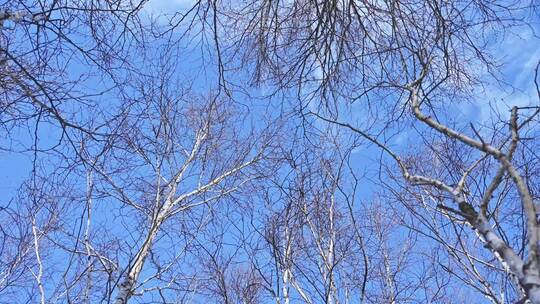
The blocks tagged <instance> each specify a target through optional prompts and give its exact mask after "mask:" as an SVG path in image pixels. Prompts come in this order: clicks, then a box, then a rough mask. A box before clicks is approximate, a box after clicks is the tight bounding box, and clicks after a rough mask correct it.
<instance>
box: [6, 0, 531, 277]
mask: <svg viewBox="0 0 540 304" xmlns="http://www.w3.org/2000/svg"><path fill="white" fill-rule="evenodd" d="M193 3H194V1H188V0H186V1H150V2H149V3H148V4H147V6H146V7H145V12H147V13H149V14H174V13H175V12H176V11H182V10H184V9H186V8H189V7H190V5H192V4H193ZM160 18H161V19H160V22H163V23H165V22H166V20H165V19H164V18H166V17H160ZM518 35H519V37H518V36H515V35H513V36H508V37H507V38H506V39H505V40H504V41H503V43H501V44H500V45H499V48H498V49H497V50H496V52H495V54H496V56H497V57H498V58H499V59H500V61H501V62H502V63H504V69H503V71H504V72H503V75H504V76H503V77H504V79H505V80H506V81H507V82H508V83H509V84H511V85H512V86H514V87H515V89H516V90H510V89H506V90H504V91H503V90H501V89H500V86H498V85H497V84H492V85H488V86H486V89H485V91H480V92H478V97H477V99H476V100H471V101H470V103H468V104H465V105H463V106H460V107H459V110H460V111H461V115H462V116H463V117H464V118H465V119H468V120H470V121H472V122H474V121H476V122H481V121H483V120H485V119H487V118H488V117H489V111H490V110H489V103H494V104H496V105H497V106H498V107H503V108H504V107H506V105H505V103H508V104H512V105H515V104H519V105H530V104H533V103H536V102H537V99H536V96H535V91H534V83H532V82H531V79H532V77H531V75H532V74H533V71H534V67H535V65H536V63H537V62H538V60H540V47H539V43H538V38H536V37H533V36H532V32H531V31H530V30H529V29H527V28H522V29H521V32H519V33H518ZM184 47H185V49H184V50H183V51H182V52H183V53H184V54H186V56H185V57H184V58H178V61H179V62H180V71H179V72H178V73H179V75H184V76H187V77H188V78H189V79H191V80H192V81H193V82H194V83H195V85H194V86H195V89H199V90H201V91H203V90H204V89H205V88H206V87H207V85H208V84H211V83H213V82H214V81H215V79H213V78H212V77H211V76H210V77H208V78H206V76H207V75H213V71H208V73H204V72H201V73H199V72H198V71H200V69H201V66H202V65H203V64H202V62H201V61H200V60H199V59H197V56H192V55H190V54H191V53H192V52H193V53H194V52H198V51H199V49H198V47H197V46H192V45H187V46H184ZM78 69H84V67H82V66H81V65H74V66H73V70H72V71H70V72H72V73H73V74H74V75H76V74H78V73H80V72H81V71H80V70H78ZM180 78H181V77H180ZM97 83H99V82H98V80H96V79H91V80H89V83H88V85H89V86H92V85H96V84H97ZM100 84H101V83H100ZM260 90H261V91H260V92H261V93H264V87H263V88H261V89H260ZM113 95H114V94H112V93H111V95H110V96H109V95H104V96H103V97H102V98H100V99H99V102H101V103H107V102H109V99H108V97H111V98H112V97H113ZM240 99H241V98H240ZM265 110H267V109H266V108H265V107H264V106H263V107H261V109H260V111H261V112H262V111H265ZM30 127H32V126H30ZM31 130H32V129H31V128H29V129H20V130H18V133H14V134H13V136H12V138H13V139H14V140H15V141H18V142H19V145H18V146H20V144H22V145H23V146H26V147H31V145H32V141H31V138H32V137H33V134H31V133H30V131H31ZM39 132H40V136H39V137H40V141H39V146H40V147H48V146H50V145H51V144H54V142H55V141H56V140H57V139H58V129H57V126H55V127H52V128H51V127H49V126H47V125H42V128H41V129H40V131H39ZM407 134H409V133H407V132H404V133H402V134H401V135H399V136H396V137H395V138H394V139H393V141H392V144H393V145H395V146H396V147H398V149H399V147H400V146H402V145H403V143H406V142H410V141H411V139H410V138H407ZM404 137H405V138H404ZM412 141H414V139H412ZM0 143H1V144H2V146H5V144H6V143H7V141H6V140H4V141H1V142H0ZM379 155H380V151H379V150H378V149H377V148H374V147H367V148H366V147H361V148H358V149H357V150H356V151H355V153H354V154H353V162H354V163H355V166H357V168H356V169H357V170H358V172H357V173H359V174H358V175H361V174H362V173H364V172H368V173H370V174H373V173H374V172H376V170H377V162H376V161H375V160H376V159H377V158H378V157H379ZM32 158H33V156H32V154H31V153H12V152H8V151H0V178H1V184H0V205H2V206H3V205H6V204H7V202H8V201H9V200H10V199H12V198H13V197H15V195H16V191H17V189H18V187H19V185H20V184H21V182H23V181H24V180H25V179H26V178H28V177H29V176H30V173H31V170H32ZM371 160H373V161H371ZM373 190H374V189H370V187H369V186H365V185H364V186H363V187H362V189H360V191H361V194H363V195H364V197H365V196H368V197H369V194H371V192H372V191H373ZM102 212H103V214H102V216H103V218H102V220H103V221H110V222H114V221H117V220H119V218H120V216H121V211H120V209H115V210H114V211H113V212H107V209H106V208H105V209H103V210H102ZM98 214H99V213H98ZM118 227H120V226H118ZM120 230H121V228H120V229H119V231H114V233H119V234H121V233H124V231H120ZM111 232H113V231H111ZM231 233H234V232H231ZM231 238H232V236H231ZM128 242H133V243H134V242H135V241H134V240H129V241H128ZM166 242H169V241H166ZM160 245H162V244H160ZM143 278H144V274H143Z"/></svg>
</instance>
